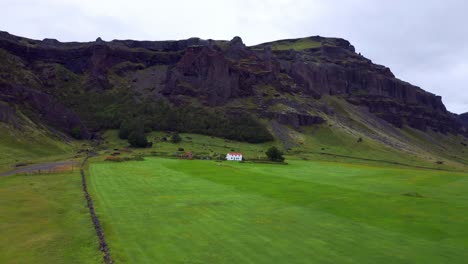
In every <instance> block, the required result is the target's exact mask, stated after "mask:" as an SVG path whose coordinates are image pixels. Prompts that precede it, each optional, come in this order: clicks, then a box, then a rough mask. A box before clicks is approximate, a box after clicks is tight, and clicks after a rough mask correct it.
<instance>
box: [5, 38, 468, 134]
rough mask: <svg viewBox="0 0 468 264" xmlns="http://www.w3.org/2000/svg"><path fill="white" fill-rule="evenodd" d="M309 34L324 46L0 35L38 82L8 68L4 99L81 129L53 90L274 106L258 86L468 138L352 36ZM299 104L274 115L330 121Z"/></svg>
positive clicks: (431, 98) (463, 122)
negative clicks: (51, 68)
mask: <svg viewBox="0 0 468 264" xmlns="http://www.w3.org/2000/svg"><path fill="white" fill-rule="evenodd" d="M306 40H310V41H315V42H318V43H320V46H318V47H313V48H308V49H304V50H294V49H293V48H291V49H289V50H275V49H274V47H275V44H276V43H275V42H270V43H265V44H261V45H257V46H255V47H252V48H251V47H246V46H245V44H244V43H243V41H242V39H241V38H240V37H234V38H233V39H232V40H231V41H229V42H219V41H218V42H217V41H213V40H202V39H199V38H190V39H186V40H178V41H134V40H113V41H110V42H105V41H103V40H102V39H100V38H98V39H96V41H92V42H85V43H79V42H67V43H61V42H59V41H57V40H54V39H44V40H43V41H39V40H32V39H27V38H22V37H18V36H14V35H11V34H9V33H7V32H0V49H1V50H4V51H5V52H7V53H8V54H10V55H11V56H14V57H15V58H16V59H17V61H19V63H18V68H19V69H20V70H24V71H25V72H26V73H27V74H26V76H31V78H30V79H31V80H32V81H33V82H34V83H35V85H29V84H28V83H27V82H26V81H22V80H19V79H18V78H13V77H8V76H15V74H16V71H18V68H16V69H13V68H11V70H3V71H2V72H1V73H0V77H1V79H2V80H7V81H6V84H2V87H0V88H1V89H2V94H0V100H3V101H6V102H10V103H12V104H15V105H16V104H19V105H28V107H30V108H31V110H32V111H33V112H34V113H35V115H36V118H38V119H39V118H40V119H43V120H45V121H46V122H48V123H49V124H50V125H52V126H53V127H56V128H61V130H63V131H66V132H67V131H70V129H72V128H73V127H74V126H82V125H81V120H80V118H79V114H81V113H77V114H76V113H74V112H73V111H70V110H69V109H68V108H67V107H65V106H64V104H62V103H61V100H63V97H60V95H59V93H55V92H51V91H50V87H62V86H67V87H68V85H70V86H72V85H76V87H79V88H74V89H82V90H79V91H75V90H74V92H76V93H87V92H98V93H104V92H106V91H108V90H111V91H113V90H114V89H115V90H127V91H128V92H129V93H132V95H133V96H134V97H135V98H134V99H135V101H140V100H142V99H153V98H158V99H159V98H161V97H164V98H165V99H168V100H169V101H171V102H172V103H174V104H176V105H179V104H184V103H187V102H191V101H190V100H183V99H184V98H187V97H190V98H193V99H195V100H197V101H198V102H201V103H202V104H205V105H208V106H223V105H226V104H227V103H229V102H230V101H231V100H233V99H236V98H242V97H252V98H256V96H257V95H261V94H262V93H264V95H265V96H264V97H265V98H262V99H261V100H260V99H259V101H258V102H256V103H258V104H259V105H258V108H259V109H262V107H266V106H268V104H267V103H263V101H265V100H268V98H267V97H268V96H269V94H268V93H266V92H264V91H260V92H258V93H257V90H256V89H258V87H262V86H269V87H273V89H275V93H274V94H273V95H274V96H275V97H276V98H275V99H280V98H282V97H283V96H284V95H285V94H289V95H292V96H296V97H299V96H302V95H305V96H308V97H309V98H310V97H312V98H315V99H320V98H322V97H324V96H329V95H332V96H339V97H343V98H345V99H346V100H347V101H348V102H350V103H352V104H355V105H359V106H364V107H366V108H368V109H369V112H370V113H372V114H374V115H376V116H378V117H380V118H382V119H383V120H386V121H388V122H389V123H391V124H393V125H394V126H396V127H403V126H405V125H408V126H411V127H414V128H416V129H420V130H428V129H431V130H435V131H439V132H441V133H462V134H465V135H468V121H467V114H464V115H460V116H456V115H453V114H451V113H449V112H448V111H447V110H446V108H445V106H444V105H443V103H442V100H441V98H440V97H439V96H436V95H434V94H431V93H428V92H426V91H424V90H422V89H420V88H419V87H416V86H413V85H411V84H409V83H406V82H403V81H401V80H399V79H396V78H395V76H394V75H393V73H392V72H391V71H390V69H389V68H387V67H385V66H381V65H376V64H373V63H372V61H370V60H368V59H366V58H364V57H363V56H361V55H360V54H356V53H355V49H354V47H353V46H352V45H351V44H350V43H349V42H348V41H347V40H344V39H338V38H324V37H320V36H314V37H309V38H307V39H306ZM285 41H289V42H291V43H293V42H295V41H299V40H297V39H296V40H285ZM283 42H284V41H283ZM272 47H273V48H272ZM0 58H1V57H0ZM0 63H3V61H1V62H0ZM44 63H46V64H47V63H48V64H54V65H60V66H62V67H64V68H65V69H66V70H68V71H70V74H69V75H67V76H64V77H63V78H62V79H61V80H63V82H62V83H58V82H57V79H60V78H57V76H55V75H56V73H54V72H53V73H52V74H50V76H49V74H44V72H43V71H44V67H39V66H37V65H42V64H44ZM159 66H162V67H163V68H164V70H158V71H153V72H152V73H153V74H152V75H150V74H146V75H145V71H146V70H147V69H148V68H150V67H159ZM155 72H157V73H155ZM137 73H138V74H137ZM140 73H141V74H140ZM54 74H55V75H54ZM53 75H54V76H53ZM71 75H76V76H78V77H77V78H79V80H80V82H79V83H78V84H77V83H76V82H77V81H74V80H76V79H73V78H72V77H70V76H71ZM4 76H6V77H5V78H6V79H5V78H4ZM44 76H45V77H44ZM115 76H118V77H119V78H115ZM156 76H157V77H156ZM7 77H8V78H7ZM31 80H30V82H31ZM132 80H135V82H134V83H133V82H132ZM145 83H148V84H150V85H151V86H152V87H157V89H147V90H150V92H148V91H146V90H145V89H143V88H141V87H140V86H142V85H141V84H145ZM133 89H135V90H137V92H135V91H134V90H133ZM312 107H315V106H312ZM293 108H294V109H295V110H296V111H297V112H298V113H301V114H289V113H288V114H276V115H274V116H272V118H276V119H278V121H279V122H281V123H283V124H289V125H292V126H294V127H300V126H307V125H312V124H317V123H321V122H322V123H323V122H324V120H323V119H321V118H320V117H314V116H310V115H308V114H302V113H303V112H305V111H302V110H301V109H299V108H302V106H301V107H296V106H295V105H293ZM5 109H6V108H5V107H3V108H1V109H0V119H1V120H5V119H7V118H6V116H10V117H9V120H10V121H9V122H11V116H12V114H11V110H5ZM8 111H9V112H8ZM262 111H263V110H262ZM332 112H333V110H331V111H326V113H332ZM88 118H92V117H88ZM87 121H89V120H87ZM91 121H92V120H91ZM83 131H86V129H83ZM89 136H90V135H89Z"/></svg>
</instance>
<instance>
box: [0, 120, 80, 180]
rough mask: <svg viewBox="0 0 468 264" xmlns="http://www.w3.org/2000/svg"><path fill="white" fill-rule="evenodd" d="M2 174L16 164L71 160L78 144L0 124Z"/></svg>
mask: <svg viewBox="0 0 468 264" xmlns="http://www.w3.org/2000/svg"><path fill="white" fill-rule="evenodd" d="M0 135H2V136H1V137H0V153H2V156H1V158H0V173H1V172H5V171H9V170H12V169H13V165H14V164H18V163H22V164H31V163H38V162H46V161H53V160H64V159H70V158H72V157H73V156H74V155H75V150H76V149H77V144H78V143H77V142H69V143H66V142H64V141H63V140H62V139H58V138H53V137H52V136H51V135H47V134H45V132H44V131H42V130H39V129H35V130H32V129H31V130H30V131H28V132H25V131H20V130H16V129H11V128H8V127H5V126H2V124H0Z"/></svg>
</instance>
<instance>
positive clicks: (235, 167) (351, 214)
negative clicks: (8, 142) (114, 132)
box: [89, 158, 468, 263]
mask: <svg viewBox="0 0 468 264" xmlns="http://www.w3.org/2000/svg"><path fill="white" fill-rule="evenodd" d="M288 162H289V165H268V164H251V163H236V162H230V163H229V162H223V163H221V164H220V163H216V162H214V161H187V160H176V159H162V158H146V159H145V161H132V162H123V163H111V162H95V163H91V166H90V168H89V172H90V176H89V180H90V189H91V192H92V195H93V197H94V199H95V202H96V207H97V212H98V215H99V217H100V218H101V221H102V222H103V223H104V229H105V233H106V235H107V239H108V242H109V244H110V247H111V251H112V254H113V257H114V258H115V260H116V262H118V263H466V260H467V259H468V224H467V223H468V197H467V196H466V193H468V174H466V173H459V172H444V171H433V170H423V169H402V168H392V167H388V166H387V167H381V166H371V165H357V164H345V163H333V162H323V161H302V160H288Z"/></svg>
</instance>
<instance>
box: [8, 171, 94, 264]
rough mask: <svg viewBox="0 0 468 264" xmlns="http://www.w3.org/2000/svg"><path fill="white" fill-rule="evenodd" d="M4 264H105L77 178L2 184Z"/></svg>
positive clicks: (22, 178) (18, 179)
mask: <svg viewBox="0 0 468 264" xmlns="http://www.w3.org/2000/svg"><path fill="white" fill-rule="evenodd" d="M0 201H1V202H0V212H1V213H0V215H1V219H2V220H1V221H0V234H1V236H0V248H1V250H0V263H5V264H7V263H8V264H10V263H11V264H12V263H80V264H81V263H101V262H102V256H101V254H100V252H99V249H98V243H97V238H96V234H95V232H94V229H93V226H92V223H91V220H90V217H89V211H88V209H87V208H86V206H85V202H84V199H83V193H82V191H81V181H80V176H79V174H78V173H77V172H75V173H62V174H50V175H47V174H42V175H30V176H21V175H18V176H9V177H4V178H1V179H0Z"/></svg>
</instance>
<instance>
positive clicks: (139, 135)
mask: <svg viewBox="0 0 468 264" xmlns="http://www.w3.org/2000/svg"><path fill="white" fill-rule="evenodd" d="M128 143H130V145H131V146H132V147H135V148H146V147H147V146H148V140H147V139H146V136H145V133H143V132H142V131H134V132H132V133H130V135H129V136H128Z"/></svg>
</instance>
